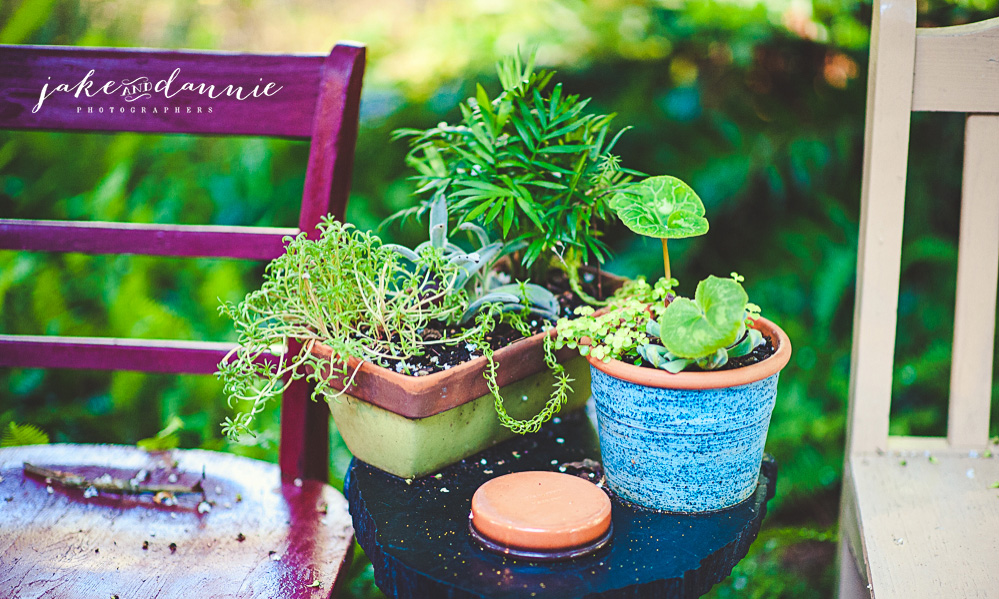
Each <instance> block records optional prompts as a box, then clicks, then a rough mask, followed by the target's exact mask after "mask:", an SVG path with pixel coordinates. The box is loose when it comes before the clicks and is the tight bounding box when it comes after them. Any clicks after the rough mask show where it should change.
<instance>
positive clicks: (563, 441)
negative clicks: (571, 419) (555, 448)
mask: <svg viewBox="0 0 999 599" xmlns="http://www.w3.org/2000/svg"><path fill="white" fill-rule="evenodd" d="M555 442H556V443H558V444H559V445H561V444H563V443H565V439H563V438H562V437H559V438H557V439H555Z"/></svg>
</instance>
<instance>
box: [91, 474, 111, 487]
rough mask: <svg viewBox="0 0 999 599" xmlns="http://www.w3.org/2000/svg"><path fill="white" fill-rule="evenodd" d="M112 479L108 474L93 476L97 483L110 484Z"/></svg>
mask: <svg viewBox="0 0 999 599" xmlns="http://www.w3.org/2000/svg"><path fill="white" fill-rule="evenodd" d="M112 480H113V479H112V478H111V475H110V474H102V475H100V476H98V477H97V478H95V479H94V482H95V483H96V484H98V485H110V484H111V481H112Z"/></svg>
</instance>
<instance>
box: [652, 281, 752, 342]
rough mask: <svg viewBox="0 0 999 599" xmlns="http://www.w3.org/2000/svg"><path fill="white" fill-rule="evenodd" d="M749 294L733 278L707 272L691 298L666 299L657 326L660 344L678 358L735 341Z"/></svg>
mask: <svg viewBox="0 0 999 599" xmlns="http://www.w3.org/2000/svg"><path fill="white" fill-rule="evenodd" d="M748 301H749V296H748V295H746V290H745V289H743V288H742V285H740V284H739V283H738V282H737V281H734V280H733V279H721V278H718V277H715V276H710V277H708V278H706V279H704V280H703V281H701V282H700V283H698V284H697V291H696V292H695V293H694V299H693V301H691V300H689V299H687V298H685V297H678V298H676V299H674V300H673V301H672V302H670V305H669V306H667V308H666V310H665V312H663V315H662V317H661V318H660V319H659V327H660V332H661V339H662V343H663V346H665V347H666V349H668V350H669V351H670V352H672V353H673V354H674V355H676V356H677V357H680V358H689V359H698V358H703V357H705V356H710V355H711V354H713V353H715V352H717V351H718V350H719V349H722V348H724V347H728V346H729V345H732V344H733V343H735V342H736V341H737V337H738V335H739V331H740V329H741V328H742V322H743V320H744V319H745V318H746V302H748Z"/></svg>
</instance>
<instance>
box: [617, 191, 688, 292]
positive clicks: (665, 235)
mask: <svg viewBox="0 0 999 599" xmlns="http://www.w3.org/2000/svg"><path fill="white" fill-rule="evenodd" d="M610 206H611V208H612V209H613V210H614V211H615V212H617V215H618V217H619V218H620V219H621V221H622V222H623V223H624V224H625V225H626V226H627V227H628V228H629V229H631V230H632V231H634V232H635V233H638V234H639V235H644V236H646V237H655V238H657V239H661V240H662V243H663V264H664V266H665V268H666V275H665V276H666V278H667V279H669V278H670V276H671V273H670V267H669V250H668V248H667V246H666V240H667V239H681V238H684V237H697V236H699V235H704V234H705V233H707V232H708V219H706V218H704V204H703V203H702V202H701V198H700V197H698V195H697V194H696V193H695V192H694V190H693V189H691V187H690V186H689V185H687V184H686V183H684V182H683V181H681V180H680V179H677V178H676V177H671V176H668V175H663V176H659V177H649V178H648V179H645V180H644V181H641V182H639V183H633V184H631V185H628V186H627V187H626V188H624V189H622V190H621V191H619V192H618V193H617V195H615V196H614V197H613V198H612V199H611V202H610Z"/></svg>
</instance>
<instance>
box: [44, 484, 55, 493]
mask: <svg viewBox="0 0 999 599" xmlns="http://www.w3.org/2000/svg"><path fill="white" fill-rule="evenodd" d="M45 492H46V493H48V494H49V495H51V494H53V493H55V489H53V488H52V485H47V486H46V487H45Z"/></svg>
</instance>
